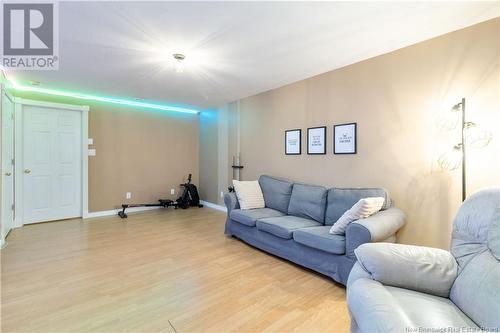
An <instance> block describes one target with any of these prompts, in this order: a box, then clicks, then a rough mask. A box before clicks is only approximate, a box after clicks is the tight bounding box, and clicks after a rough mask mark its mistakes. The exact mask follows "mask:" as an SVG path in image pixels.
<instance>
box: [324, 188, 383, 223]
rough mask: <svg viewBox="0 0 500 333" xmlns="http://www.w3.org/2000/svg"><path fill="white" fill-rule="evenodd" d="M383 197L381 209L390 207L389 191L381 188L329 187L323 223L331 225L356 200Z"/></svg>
mask: <svg viewBox="0 0 500 333" xmlns="http://www.w3.org/2000/svg"><path fill="white" fill-rule="evenodd" d="M371 197H383V198H384V199H385V200H384V205H383V206H382V209H381V210H386V209H388V208H389V207H391V205H392V202H391V198H390V197H389V193H388V192H387V191H386V190H384V189H383V188H377V187H375V188H331V189H329V190H328V197H327V200H326V201H327V202H326V212H325V225H332V224H334V223H335V222H337V220H338V219H339V218H340V217H341V216H342V214H344V213H345V212H346V211H348V210H349V209H350V208H351V207H352V206H353V205H354V204H355V203H356V202H358V201H359V200H360V199H363V198H371Z"/></svg>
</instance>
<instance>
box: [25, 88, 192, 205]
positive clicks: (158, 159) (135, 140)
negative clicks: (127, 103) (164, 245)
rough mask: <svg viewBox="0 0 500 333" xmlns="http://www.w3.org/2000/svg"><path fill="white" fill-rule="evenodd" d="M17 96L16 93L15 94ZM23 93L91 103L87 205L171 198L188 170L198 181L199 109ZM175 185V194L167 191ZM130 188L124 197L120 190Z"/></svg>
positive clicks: (58, 99)
mask: <svg viewBox="0 0 500 333" xmlns="http://www.w3.org/2000/svg"><path fill="white" fill-rule="evenodd" d="M18 96H19V95H18ZM22 97H25V98H31V99H39V100H50V101H54V102H61V103H71V104H85V105H89V106H90V113H89V137H90V138H93V139H94V144H93V145H92V146H90V147H91V148H95V149H96V151H97V154H96V156H91V157H89V211H90V212H96V211H103V210H110V209H114V208H118V207H120V205H121V203H126V202H146V203H147V202H156V201H157V200H158V199H159V198H166V199H175V198H177V196H178V195H179V191H180V188H179V184H180V183H183V182H184V181H185V180H186V178H187V176H188V174H189V173H192V174H193V181H194V183H195V184H198V142H199V139H198V117H199V116H198V115H190V114H176V113H168V112H162V111H152V110H143V109H136V108H129V107H117V106H114V105H111V104H103V103H88V102H85V103H82V102H81V101H78V100H71V99H62V98H53V97H51V98H47V97H45V96H41V95H37V94H24V95H22ZM171 188H174V189H175V191H176V193H175V195H170V189H171ZM126 192H132V199H131V200H126V199H125V193H126Z"/></svg>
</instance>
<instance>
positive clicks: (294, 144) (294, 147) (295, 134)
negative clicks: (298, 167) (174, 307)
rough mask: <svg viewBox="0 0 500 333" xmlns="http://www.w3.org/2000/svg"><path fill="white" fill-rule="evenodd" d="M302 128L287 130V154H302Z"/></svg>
mask: <svg viewBox="0 0 500 333" xmlns="http://www.w3.org/2000/svg"><path fill="white" fill-rule="evenodd" d="M301 139H302V130H300V129H292V130H287V131H285V155H300V154H302V148H301V147H302V142H301V141H302V140H301Z"/></svg>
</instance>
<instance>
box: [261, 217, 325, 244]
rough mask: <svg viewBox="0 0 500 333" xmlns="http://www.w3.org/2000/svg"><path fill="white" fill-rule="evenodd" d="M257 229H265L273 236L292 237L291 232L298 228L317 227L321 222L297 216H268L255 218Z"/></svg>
mask: <svg viewBox="0 0 500 333" xmlns="http://www.w3.org/2000/svg"><path fill="white" fill-rule="evenodd" d="M256 225H257V229H259V230H262V231H266V232H268V233H270V234H272V235H274V236H277V237H280V238H284V239H292V236H293V232H294V231H295V230H297V229H300V228H308V227H318V226H321V225H322V224H321V223H319V222H316V221H313V220H309V219H305V218H302V217H297V216H291V215H287V216H281V217H269V218H264V219H260V220H257V224H256Z"/></svg>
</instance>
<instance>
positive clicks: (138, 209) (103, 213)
mask: <svg viewBox="0 0 500 333" xmlns="http://www.w3.org/2000/svg"><path fill="white" fill-rule="evenodd" d="M159 208H163V207H130V208H127V210H126V213H127V214H128V213H137V212H144V211H147V210H154V209H159ZM119 211H121V209H112V210H101V211H99V212H90V213H89V212H87V215H86V216H84V217H83V218H84V219H92V218H95V217H104V216H112V215H116V216H118V212H119Z"/></svg>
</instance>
